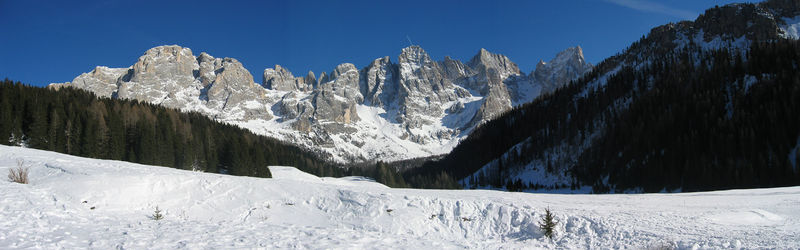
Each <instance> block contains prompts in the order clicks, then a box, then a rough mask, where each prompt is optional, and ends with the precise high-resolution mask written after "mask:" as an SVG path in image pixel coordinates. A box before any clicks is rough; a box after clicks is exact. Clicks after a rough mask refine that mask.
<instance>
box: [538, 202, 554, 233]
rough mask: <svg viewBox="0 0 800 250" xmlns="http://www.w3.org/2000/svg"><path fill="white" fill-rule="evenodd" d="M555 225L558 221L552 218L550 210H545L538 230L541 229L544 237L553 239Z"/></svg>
mask: <svg viewBox="0 0 800 250" xmlns="http://www.w3.org/2000/svg"><path fill="white" fill-rule="evenodd" d="M556 225H558V221H556V219H555V218H554V216H553V213H551V212H550V208H545V209H544V217H542V221H540V222H539V229H542V232H544V236H547V238H550V239H553V236H555V233H556V231H555V230H556Z"/></svg>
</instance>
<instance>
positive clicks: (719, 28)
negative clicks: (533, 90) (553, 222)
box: [442, 0, 800, 192]
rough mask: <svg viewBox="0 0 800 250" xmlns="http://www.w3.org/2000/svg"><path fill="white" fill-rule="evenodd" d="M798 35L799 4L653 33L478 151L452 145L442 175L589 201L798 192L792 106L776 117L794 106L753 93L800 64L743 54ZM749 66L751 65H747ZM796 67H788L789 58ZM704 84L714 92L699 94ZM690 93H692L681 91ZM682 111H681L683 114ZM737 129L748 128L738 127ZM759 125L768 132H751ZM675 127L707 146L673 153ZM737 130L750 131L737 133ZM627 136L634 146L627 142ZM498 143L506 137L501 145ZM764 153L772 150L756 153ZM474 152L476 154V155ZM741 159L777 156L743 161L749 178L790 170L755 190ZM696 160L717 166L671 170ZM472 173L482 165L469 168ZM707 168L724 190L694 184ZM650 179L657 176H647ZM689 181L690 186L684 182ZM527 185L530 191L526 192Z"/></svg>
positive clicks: (790, 0)
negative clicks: (590, 193) (739, 189)
mask: <svg viewBox="0 0 800 250" xmlns="http://www.w3.org/2000/svg"><path fill="white" fill-rule="evenodd" d="M797 27H800V1H798V0H770V1H765V2H762V3H757V4H752V3H745V4H730V5H726V6H720V7H716V8H712V9H709V10H706V11H705V13H703V14H702V15H700V16H699V17H698V18H697V19H696V20H694V21H682V22H678V23H670V24H667V25H662V26H659V27H655V28H653V29H652V30H651V32H650V33H649V34H648V35H647V36H645V37H643V38H642V39H641V40H639V41H637V42H635V43H633V44H631V45H630V46H629V48H628V49H626V50H625V51H623V52H622V53H620V54H618V55H616V56H613V57H610V58H608V59H606V60H604V61H603V62H601V63H599V64H598V65H597V66H596V67H595V68H594V70H593V71H592V72H591V73H589V74H587V75H585V76H584V77H583V78H582V79H581V80H580V81H576V82H575V84H574V85H573V86H570V87H568V88H566V89H565V91H562V92H560V93H557V94H556V95H554V96H552V97H549V98H546V99H542V102H540V103H537V104H535V105H531V106H529V107H526V108H525V109H523V110H521V111H520V112H516V113H513V114H508V115H507V116H504V117H500V118H498V121H497V124H496V126H495V129H496V130H498V131H481V133H478V134H481V135H483V136H482V137H483V138H481V137H476V138H469V139H472V141H473V142H474V143H473V144H474V145H459V147H462V146H463V148H456V149H454V150H453V155H449V156H448V157H449V159H445V161H444V163H442V166H448V165H450V166H458V168H459V169H458V170H452V171H454V172H460V174H461V175H459V174H456V176H458V177H459V178H463V179H462V183H463V184H464V185H465V186H467V187H475V186H486V185H487V183H491V185H495V186H518V187H515V188H520V186H521V185H517V184H514V185H508V184H511V183H522V184H523V185H524V186H522V187H521V188H522V189H527V190H530V189H534V188H550V189H551V190H552V189H567V190H569V189H570V188H581V187H583V188H586V187H590V186H594V187H595V190H594V191H596V192H608V191H612V192H613V191H614V186H615V185H618V186H617V187H620V186H626V188H620V189H617V190H616V191H642V187H643V186H646V185H649V189H648V188H647V187H645V190H647V191H648V192H657V191H658V190H661V189H662V188H664V189H666V190H686V189H692V190H698V189H699V190H708V189H713V188H719V187H721V186H726V187H731V186H747V185H754V184H752V183H756V182H758V183H759V184H758V185H760V186H770V185H776V183H778V182H779V181H777V179H779V178H784V177H785V178H787V179H791V181H786V182H784V184H781V185H787V184H791V183H796V182H797V180H798V179H797V178H796V177H794V176H798V173H800V171H798V170H797V169H798V168H797V167H796V166H797V165H796V164H795V162H796V161H797V160H796V159H797V155H798V152H800V151H798V149H800V147H798V146H797V145H800V144H798V143H797V141H800V137H796V136H798V135H797V130H796V127H792V125H791V124H795V123H793V122H794V117H797V114H796V113H792V112H794V110H793V109H791V108H789V109H783V108H784V107H795V106H796V105H793V104H789V105H785V106H778V105H777V104H775V103H780V102H783V101H790V100H791V99H792V98H786V99H780V98H783V97H780V98H779V97H778V96H777V95H770V94H765V96H761V97H758V96H756V95H757V94H755V93H756V91H754V89H758V88H762V91H763V92H760V93H774V92H773V91H776V89H779V87H777V86H775V85H774V82H779V83H781V84H790V83H791V81H792V80H791V79H785V78H784V79H782V80H780V81H779V80H778V77H779V75H783V76H785V77H793V76H792V74H791V73H789V74H783V73H782V72H797V62H796V61H792V62H789V63H788V64H772V63H771V62H775V61H776V59H775V58H776V56H770V57H767V58H760V57H762V56H765V55H768V54H769V53H772V52H766V53H765V52H763V51H767V50H769V48H765V49H763V51H762V52H760V54H754V53H752V51H749V49H750V48H751V46H752V45H753V44H754V43H756V42H762V43H763V42H771V43H777V42H778V41H786V42H785V43H786V44H792V43H793V41H792V40H794V41H796V40H797V39H798V36H797ZM782 39H787V40H782ZM766 47H769V45H766ZM774 47H776V46H775V45H774V46H773V49H774ZM792 51H793V50H792V49H785V50H784V51H782V52H784V53H786V54H789V55H791V54H793V53H794V52H792ZM562 53H566V52H562ZM751 58H754V59H755V60H757V61H754V62H752V63H750V62H747V60H748V59H751ZM789 58H792V57H791V56H789ZM793 58H795V59H792V60H796V58H797V57H796V55H795V57H793ZM784 60H785V59H784ZM550 64H552V63H550ZM548 65H549V64H542V63H540V66H539V67H537V70H536V71H534V72H533V74H532V75H534V76H537V77H539V76H541V77H549V78H548V79H559V76H558V75H557V74H553V73H547V72H546V71H542V72H541V73H540V69H544V68H546V66H548ZM560 65H569V64H564V63H562V64H560ZM743 65H748V66H750V67H749V68H745V67H744V66H743ZM765 65H773V66H770V67H768V66H765ZM759 67H760V68H759ZM765 67H766V68H765ZM700 69H703V70H700ZM709 70H715V71H714V72H716V73H715V74H716V75H715V76H710V74H708V71H709ZM560 72H569V70H563V69H562V70H560ZM795 76H796V73H795ZM714 77H716V78H714ZM562 79H563V78H562ZM711 79H714V80H713V81H712V80H711ZM540 82H546V81H540ZM709 82H713V83H714V84H705V85H702V84H698V83H709ZM794 89H796V86H795V87H794ZM687 90H694V91H696V92H692V93H684V92H686V91H687ZM780 91H784V90H780ZM780 91H778V92H780ZM665 93H670V94H665ZM778 100H780V101H778ZM770 105H776V106H778V107H780V108H778V107H775V108H766V107H772V106H770ZM781 105H782V104H781ZM564 107H570V108H564ZM679 107H683V111H680V110H681V109H680V108H679ZM759 108H760V109H759ZM686 110H691V111H686ZM718 110H723V111H724V112H718ZM776 110H778V111H776ZM737 112H738V113H737ZM744 112H749V115H741V116H739V117H737V115H738V114H743V113H744ZM767 112H782V113H781V114H782V115H772V116H770V117H763V118H754V117H757V116H758V114H762V113H767ZM697 114H702V115H697ZM538 117H549V118H550V119H552V121H551V122H541V123H540V122H538V120H540V119H538ZM645 117H646V118H645ZM689 117H696V119H691V118H689ZM712 117H717V118H712ZM648 119H650V120H649V121H653V122H652V123H649V124H652V125H657V126H650V127H642V126H641V124H646V123H645V122H646V121H648ZM745 120H749V122H743V121H745ZM534 123H538V124H534ZM772 123H776V124H788V125H789V128H786V129H780V128H778V127H777V126H773V125H772ZM623 124H624V125H623ZM698 124H716V125H708V126H706V125H698ZM722 124H724V125H722ZM761 125H764V126H767V127H770V129H769V130H767V129H758V130H754V129H753V128H754V127H756V126H761ZM658 126H661V127H658ZM703 126H706V127H703ZM714 126H717V127H714ZM722 127H724V128H725V129H721V128H722ZM681 129H685V130H686V131H690V132H686V134H694V135H692V136H689V138H699V137H700V136H699V135H697V134H704V135H713V136H708V137H703V138H706V139H696V140H683V141H682V143H680V146H676V145H675V144H674V143H675V142H676V141H678V140H681V139H680V137H671V138H665V136H664V135H665V134H680V133H683V132H679V131H681ZM502 131H515V132H509V133H504V132H502ZM518 131H522V132H518ZM692 131H693V132H692ZM739 131H755V132H753V133H752V134H750V135H742V134H741V133H739ZM773 132H774V133H776V134H777V135H775V138H788V139H787V140H786V141H785V142H784V141H781V140H772V141H768V140H765V139H759V138H772V137H771V136H773V135H771V133H773ZM631 137H633V138H640V139H631V140H629V141H625V140H626V139H629V138H631ZM723 137H726V138H736V139H735V140H734V139H730V140H728V139H723ZM498 138H513V139H508V140H506V141H504V142H500V140H501V139H498ZM795 138H797V139H795ZM726 140H728V141H726ZM759 140H760V141H759ZM637 141H638V142H642V143H641V144H640V146H641V147H637V146H636V145H635V144H634V142H637ZM717 141H719V142H722V141H724V143H720V144H721V145H735V146H739V145H740V144H747V143H745V141H753V142H755V141H759V143H763V144H760V145H763V146H761V147H759V148H757V149H742V150H740V151H737V153H730V152H731V151H726V150H728V149H726V148H725V147H722V146H719V147H714V146H709V145H714V143H715V142H717ZM489 142H491V143H493V144H492V145H495V147H494V148H498V147H499V148H503V149H501V150H498V151H493V150H494V148H493V149H487V148H486V147H485V146H482V145H483V144H486V143H489ZM497 145H504V146H497ZM762 147H763V148H771V149H769V150H763V151H761V149H760V148H762ZM687 148H695V150H686V149H687ZM775 148H780V150H776V149H775ZM478 151H479V152H481V153H482V154H476V152H478ZM490 151H492V152H490ZM766 151H769V152H766ZM741 152H748V153H749V154H755V152H759V153H764V154H765V155H769V154H777V155H778V156H777V157H780V160H779V162H777V163H764V162H763V161H761V162H759V161H758V160H755V158H756V157H753V158H751V159H748V161H751V162H754V166H756V167H755V168H756V169H758V168H759V167H764V166H771V165H774V166H773V167H774V168H775V169H782V170H783V169H786V172H783V173H781V174H776V175H773V176H772V177H766V176H768V175H767V174H761V175H762V177H760V178H761V179H759V180H753V177H752V176H754V175H757V174H742V173H741V172H740V171H742V170H741V169H739V168H737V167H735V166H738V165H737V164H745V163H744V162H747V161H746V160H745V159H744V158H743V157H739V156H738V154H743V153H741ZM729 153H730V154H733V155H735V156H731V155H730V154H729ZM698 155H703V157H708V158H711V159H713V160H710V161H709V162H708V163H707V164H697V163H694V162H695V161H688V162H687V161H684V162H675V161H672V160H674V159H689V158H692V157H698V158H700V157H699V156H698ZM726 157H730V160H729V162H727V163H725V162H723V161H724V160H723V159H726ZM760 157H764V158H772V156H760ZM777 157H776V158H777ZM479 158H480V159H479ZM733 159H735V160H733ZM456 162H459V163H464V164H459V163H456ZM731 162H737V164H733V163H731ZM471 164H475V165H480V166H476V167H475V168H471V167H470V165H471ZM696 164H697V165H704V166H695V165H696ZM707 166H715V167H714V169H713V170H703V171H705V172H706V173H714V175H715V176H714V178H715V180H716V181H717V182H718V183H725V184H724V185H723V184H718V183H717V184H715V183H712V182H704V183H699V182H698V181H697V180H696V179H692V178H696V177H697V176H700V175H701V174H700V173H698V172H700V171H699V170H698V169H705V167H707ZM463 169H470V170H463ZM658 171H663V172H658ZM753 171H763V172H767V171H768V170H764V169H763V168H762V169H761V170H753ZM775 171H777V170H775ZM654 172H657V174H653V176H649V174H651V173H654ZM451 173H452V172H451ZM644 176H649V178H650V179H647V178H645V177H644ZM770 178H775V179H770ZM792 178H794V179H792ZM709 179H711V178H709ZM690 182H691V183H694V184H688V183H690ZM478 183H480V184H478ZM528 184H531V185H532V186H535V187H534V188H529V187H528ZM715 185H716V186H715ZM609 188H610V189H611V190H608V189H609Z"/></svg>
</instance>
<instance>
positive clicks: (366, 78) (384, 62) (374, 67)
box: [359, 56, 397, 107]
mask: <svg viewBox="0 0 800 250" xmlns="http://www.w3.org/2000/svg"><path fill="white" fill-rule="evenodd" d="M396 75H397V69H396V67H394V65H393V64H392V61H391V60H390V59H389V57H388V56H387V57H382V58H378V59H375V60H374V61H372V63H371V64H370V65H369V66H367V67H366V68H364V69H363V70H362V71H361V81H360V83H359V84H360V88H361V94H362V96H364V104H365V105H370V106H376V107H383V106H384V104H386V103H390V102H392V101H393V100H394V97H395V95H396V93H395V91H396V90H397V89H396V88H394V87H395V86H396V85H395V84H394V82H395V76H396Z"/></svg>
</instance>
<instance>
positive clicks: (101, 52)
mask: <svg viewBox="0 0 800 250" xmlns="http://www.w3.org/2000/svg"><path fill="white" fill-rule="evenodd" d="M731 2H742V1H716V0H681V1H677V0H675V1H672V0H670V1H655V0H565V1H539V0H536V1H534V0H531V1H503V0H498V1H449V0H446V1H436V0H427V1H379V0H373V1H288V0H287V1H235V0H231V1H224V0H217V1H163V0H161V1H150V0H141V1H140V0H137V1H131V0H121V1H116V0H111V1H39V0H0V34H2V38H0V78H5V77H8V78H10V79H12V80H17V81H22V82H25V83H29V84H34V85H45V84H48V83H51V82H65V81H71V80H72V79H73V78H74V77H75V76H77V75H79V74H80V73H83V72H88V71H91V70H92V69H93V68H94V67H95V66H97V65H104V66H109V67H128V66H130V65H132V64H133V63H135V62H136V60H137V58H138V57H139V56H141V55H142V54H143V53H144V52H145V51H146V50H147V49H149V48H151V47H155V46H158V45H165V44H178V45H181V46H184V47H189V48H191V49H192V51H193V52H194V54H195V55H199V54H200V52H203V51H205V52H207V53H209V54H211V55H212V56H214V57H233V58H236V59H238V60H239V61H241V62H242V63H243V64H244V66H245V67H247V68H248V70H250V72H251V73H253V78H254V80H255V81H256V82H261V73H262V72H263V70H264V69H265V68H267V67H273V66H274V65H275V64H280V65H282V66H284V67H286V68H288V69H289V70H291V71H292V72H293V73H294V74H295V75H296V76H300V75H305V74H306V72H307V71H309V70H313V71H314V73H315V74H317V75H318V76H319V74H320V72H321V71H331V70H333V68H334V67H335V66H336V65H338V64H340V63H344V62H350V63H353V64H355V65H356V66H357V67H359V68H361V67H364V66H365V65H367V64H368V63H370V62H371V61H372V60H373V59H375V58H378V57H383V56H391V57H392V61H395V62H396V60H397V59H396V58H397V55H398V54H399V53H400V50H401V49H402V48H403V47H406V46H408V45H409V40H408V38H410V40H411V41H412V42H413V43H414V44H417V45H420V46H422V48H423V49H425V50H426V51H427V52H428V53H429V54H430V55H431V56H432V57H433V58H434V59H435V60H441V59H442V58H444V57H445V56H451V57H453V58H456V59H460V60H463V61H466V60H469V59H470V58H471V57H472V56H474V55H475V54H476V53H477V52H478V50H479V49H480V48H486V49H487V50H489V51H492V52H494V53H501V54H504V55H506V56H508V57H509V58H511V60H512V61H514V62H516V63H517V64H519V66H520V68H521V69H522V70H523V71H524V72H530V71H531V70H532V69H533V68H534V67H535V65H536V62H538V61H539V59H544V60H545V61H547V60H549V59H551V58H552V57H553V56H554V55H555V54H556V53H557V52H559V51H561V50H563V49H565V48H567V47H571V46H576V45H580V46H581V47H583V50H584V55H585V56H586V58H587V60H588V61H590V62H592V63H597V62H599V61H601V60H602V59H604V58H606V57H608V56H611V55H614V54H616V53H618V52H621V51H622V50H623V49H624V48H625V47H627V46H628V45H629V44H630V43H632V42H634V41H636V40H637V39H639V38H640V37H641V36H642V35H645V34H646V33H647V32H648V31H649V30H650V29H651V28H653V27H655V26H658V25H662V24H666V23H669V22H677V21H681V20H691V19H694V18H695V17H696V16H697V15H698V14H700V13H702V12H703V11H704V10H705V9H707V8H710V7H713V6H714V5H724V4H727V3H731Z"/></svg>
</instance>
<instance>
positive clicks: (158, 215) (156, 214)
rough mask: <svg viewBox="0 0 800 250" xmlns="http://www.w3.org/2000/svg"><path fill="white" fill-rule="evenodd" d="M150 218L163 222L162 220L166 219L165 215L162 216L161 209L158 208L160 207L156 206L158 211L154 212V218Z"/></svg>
mask: <svg viewBox="0 0 800 250" xmlns="http://www.w3.org/2000/svg"><path fill="white" fill-rule="evenodd" d="M150 218H152V219H153V220H161V219H164V215H163V214H161V209H159V208H158V206H156V210H155V211H153V215H152V216H150Z"/></svg>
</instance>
